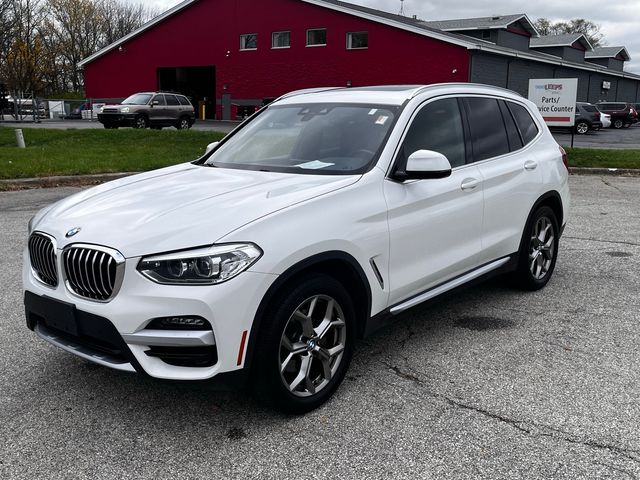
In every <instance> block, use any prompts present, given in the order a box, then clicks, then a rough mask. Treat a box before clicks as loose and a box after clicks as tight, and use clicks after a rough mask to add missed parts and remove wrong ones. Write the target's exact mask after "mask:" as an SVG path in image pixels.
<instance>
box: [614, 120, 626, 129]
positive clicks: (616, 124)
mask: <svg viewBox="0 0 640 480" xmlns="http://www.w3.org/2000/svg"><path fill="white" fill-rule="evenodd" d="M611 126H612V127H613V128H616V129H621V128H622V127H623V126H624V122H623V121H622V120H620V119H619V118H618V119H616V120H614V121H613V122H611Z"/></svg>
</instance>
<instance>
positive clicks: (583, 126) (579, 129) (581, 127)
mask: <svg viewBox="0 0 640 480" xmlns="http://www.w3.org/2000/svg"><path fill="white" fill-rule="evenodd" d="M576 131H577V132H578V133H579V134H580V135H584V134H585V133H587V132H588V131H589V125H587V124H586V123H584V122H580V123H578V125H576Z"/></svg>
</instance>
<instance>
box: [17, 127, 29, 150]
mask: <svg viewBox="0 0 640 480" xmlns="http://www.w3.org/2000/svg"><path fill="white" fill-rule="evenodd" d="M16 143H17V144H18V148H27V146H26V145H25V144H24V135H23V134H22V130H20V129H19V128H16Z"/></svg>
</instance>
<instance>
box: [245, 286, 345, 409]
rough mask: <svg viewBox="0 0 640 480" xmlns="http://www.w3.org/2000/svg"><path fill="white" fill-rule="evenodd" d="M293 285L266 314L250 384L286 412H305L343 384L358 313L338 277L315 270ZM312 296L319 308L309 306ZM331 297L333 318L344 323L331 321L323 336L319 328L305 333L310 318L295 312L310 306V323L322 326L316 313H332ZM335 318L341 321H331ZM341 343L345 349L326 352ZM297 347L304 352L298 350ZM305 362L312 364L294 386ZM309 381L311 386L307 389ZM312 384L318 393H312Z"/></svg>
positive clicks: (263, 398) (317, 405) (315, 327)
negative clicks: (304, 319)
mask: <svg viewBox="0 0 640 480" xmlns="http://www.w3.org/2000/svg"><path fill="white" fill-rule="evenodd" d="M289 285H290V287H291V288H290V289H286V290H284V291H282V292H281V294H279V295H278V296H277V297H276V298H275V300H274V301H273V302H272V307H271V308H269V309H268V310H267V311H266V313H265V315H266V316H265V317H264V319H263V322H262V328H261V330H260V332H259V337H258V339H257V343H256V351H255V356H254V360H253V368H252V382H251V385H252V389H253V391H254V394H255V396H256V398H257V399H259V400H260V401H263V402H265V403H267V404H268V405H269V406H271V407H274V408H276V409H278V410H280V411H282V412H285V413H293V414H302V413H306V412H309V411H311V410H313V409H315V408H318V407H319V406H320V405H322V404H323V403H324V402H326V401H327V400H328V399H329V398H330V397H331V395H333V393H334V392H335V391H336V389H337V388H338V386H339V385H340V383H342V380H343V379H344V376H345V374H346V371H347V369H348V368H349V363H350V361H351V357H352V355H353V349H354V342H355V323H356V314H355V307H354V304H353V301H352V300H351V297H350V296H349V294H348V292H347V290H346V289H345V287H344V286H343V285H342V284H341V283H340V282H338V281H337V280H336V279H334V278H333V277H330V276H328V275H324V274H313V275H309V276H306V277H303V278H301V279H299V280H298V281H296V282H295V283H294V284H289ZM313 298H316V299H317V301H316V303H315V304H314V305H315V307H314V308H313V309H312V308H311V307H309V308H307V307H306V306H309V305H310V303H308V302H310V301H311V299H313ZM328 299H333V300H334V301H335V303H334V304H333V305H332V307H331V312H332V313H331V318H335V319H339V318H340V317H343V318H342V321H343V325H341V326H337V327H331V326H330V327H329V328H327V330H326V331H325V335H324V336H323V335H318V334H317V332H315V333H314V334H313V336H310V335H307V336H305V331H304V327H303V324H305V323H306V322H303V321H301V320H300V316H296V317H294V313H296V312H301V311H302V312H304V311H305V308H307V310H306V312H309V310H311V315H310V317H311V318H312V321H311V324H312V325H313V328H314V329H319V330H320V328H319V325H320V322H321V321H322V319H321V318H317V315H319V314H322V316H323V317H326V316H327V314H326V312H328V311H329V309H330V308H329V300H328ZM323 312H324V313H323ZM316 323H317V324H318V325H316ZM334 323H336V324H338V323H340V322H333V321H331V322H329V324H330V325H333V324H334ZM285 337H286V340H285ZM283 342H284V343H283ZM287 342H289V346H286V343H287ZM332 344H333V346H332ZM336 346H343V347H344V349H343V350H342V351H341V353H340V352H338V353H334V354H332V355H331V356H330V357H327V356H326V355H327V354H329V353H330V352H331V351H332V350H339V348H338V349H336V348H335V347H336ZM294 348H295V349H297V350H299V353H294V350H293V349H294ZM323 358H324V359H325V361H326V362H328V363H327V364H325V361H323ZM305 361H307V363H306V364H305V363H304V362H305ZM331 362H334V363H331ZM304 365H309V367H308V368H307V369H306V372H307V373H306V374H305V375H304V378H303V379H301V380H299V381H298V383H299V386H294V385H295V384H296V379H298V378H299V376H300V375H302V374H303V373H302V372H303V370H305V367H304ZM325 367H326V368H325ZM327 369H328V370H327ZM281 371H282V372H283V373H281ZM316 375H317V376H316ZM327 376H328V377H330V379H329V380H328V381H327V380H326V378H327ZM310 377H312V378H311V379H310ZM309 382H310V383H309ZM316 382H317V383H316ZM307 385H311V387H309V389H308V388H307ZM292 386H293V388H292ZM311 388H312V389H313V391H315V393H311ZM316 388H318V390H317V391H316Z"/></svg>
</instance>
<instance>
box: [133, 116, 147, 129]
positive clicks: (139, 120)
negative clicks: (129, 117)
mask: <svg viewBox="0 0 640 480" xmlns="http://www.w3.org/2000/svg"><path fill="white" fill-rule="evenodd" d="M148 127H149V119H148V118H147V117H146V116H145V115H138V116H137V117H136V118H135V120H134V121H133V128H140V129H144V128H148Z"/></svg>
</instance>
